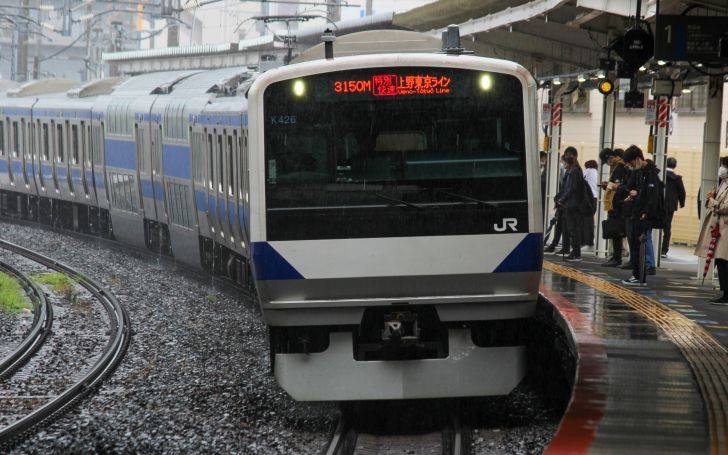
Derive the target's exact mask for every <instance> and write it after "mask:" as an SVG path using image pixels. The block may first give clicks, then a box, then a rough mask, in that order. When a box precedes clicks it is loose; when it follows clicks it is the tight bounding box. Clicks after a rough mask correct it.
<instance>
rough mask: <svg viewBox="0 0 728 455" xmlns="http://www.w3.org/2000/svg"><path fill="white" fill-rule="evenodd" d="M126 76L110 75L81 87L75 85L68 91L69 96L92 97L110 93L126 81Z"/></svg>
mask: <svg viewBox="0 0 728 455" xmlns="http://www.w3.org/2000/svg"><path fill="white" fill-rule="evenodd" d="M126 79H127V78H126V77H108V78H106V79H97V80H94V81H91V82H87V83H85V84H83V85H81V86H79V87H74V88H72V89H71V90H69V91H68V92H67V95H68V97H69V98H90V97H93V96H99V95H108V94H110V93H111V92H112V91H114V89H115V88H116V87H117V86H119V85H120V84H122V83H123V82H124V81H126Z"/></svg>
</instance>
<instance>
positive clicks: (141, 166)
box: [134, 114, 157, 219]
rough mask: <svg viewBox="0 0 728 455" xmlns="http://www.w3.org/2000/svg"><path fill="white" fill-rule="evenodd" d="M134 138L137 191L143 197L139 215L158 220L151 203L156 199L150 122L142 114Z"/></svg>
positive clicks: (140, 199)
mask: <svg viewBox="0 0 728 455" xmlns="http://www.w3.org/2000/svg"><path fill="white" fill-rule="evenodd" d="M134 137H135V138H136V162H137V167H136V176H137V181H138V182H139V183H138V188H137V191H139V194H140V195H141V197H140V198H139V201H140V206H139V213H140V214H141V215H142V218H147V217H148V216H149V217H152V219H156V218H157V217H156V213H155V212H154V204H153V203H150V202H151V201H153V199H154V193H153V192H152V190H151V178H150V177H149V152H148V147H149V125H148V122H146V121H143V120H142V116H141V114H139V118H138V119H137V122H135V123H134ZM147 207H148V208H149V209H148V210H147Z"/></svg>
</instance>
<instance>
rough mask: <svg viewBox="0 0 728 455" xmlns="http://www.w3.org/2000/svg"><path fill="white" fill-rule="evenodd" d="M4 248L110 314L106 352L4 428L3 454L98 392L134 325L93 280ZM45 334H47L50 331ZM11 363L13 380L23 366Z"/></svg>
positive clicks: (17, 249)
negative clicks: (65, 279) (68, 280)
mask: <svg viewBox="0 0 728 455" xmlns="http://www.w3.org/2000/svg"><path fill="white" fill-rule="evenodd" d="M0 248H2V249H5V250H7V251H10V252H12V253H14V254H17V255H20V256H22V257H24V258H26V259H29V260H31V261H33V262H36V263H38V264H41V265H43V266H44V267H46V268H48V269H50V270H54V271H56V272H59V273H62V274H64V275H67V276H70V277H73V279H74V281H75V282H76V283H77V284H78V285H79V286H81V287H82V288H84V289H85V290H86V291H87V292H88V293H89V294H90V295H92V296H93V298H94V299H96V300H97V301H98V302H99V303H100V304H101V305H102V306H103V308H104V309H105V310H106V312H107V314H108V332H107V333H108V341H107V343H106V345H105V347H104V349H103V352H102V353H101V354H100V355H99V356H98V357H97V358H96V361H95V363H94V364H93V365H92V367H91V368H90V369H89V370H88V371H86V372H85V373H84V374H83V375H82V376H81V377H80V378H79V379H77V380H76V381H75V382H74V383H73V384H71V385H70V386H68V387H66V388H65V390H63V391H62V392H61V393H59V394H57V395H55V396H53V397H52V398H50V399H49V400H48V401H46V402H45V403H44V404H42V405H41V406H39V407H37V408H34V409H32V411H30V412H29V413H27V414H25V415H24V416H23V417H21V418H19V419H17V420H15V421H14V422H13V423H11V424H9V425H7V426H6V427H4V428H0V451H2V450H3V449H5V450H7V449H9V448H10V447H12V446H13V445H14V444H16V443H17V442H19V441H20V440H22V439H23V438H24V437H25V436H27V435H29V434H31V432H32V431H33V430H34V429H35V428H38V427H39V426H41V425H43V424H44V423H46V422H50V421H51V420H53V419H55V418H57V417H59V416H61V415H62V414H63V413H64V412H65V411H67V410H69V409H70V408H71V407H72V406H74V405H75V404H77V403H78V402H79V401H80V400H81V399H82V398H83V397H85V396H86V395H88V394H89V393H91V392H92V391H93V390H95V389H96V388H97V387H98V386H99V385H100V384H101V383H102V382H103V381H104V380H105V379H106V378H107V377H108V376H109V375H110V374H111V373H112V372H113V371H114V369H115V368H116V367H117V366H118V365H119V363H120V362H121V360H122V359H123V357H124V355H125V353H126V351H127V348H128V346H129V343H130V340H131V324H130V320H129V315H128V314H127V312H126V309H125V308H124V307H123V306H122V305H121V303H120V302H119V301H118V300H117V299H116V297H114V295H113V294H111V293H110V292H108V291H107V290H106V289H105V288H104V287H102V286H101V285H99V284H98V283H96V282H95V281H94V280H93V279H91V278H90V277H88V276H86V275H84V274H81V273H79V272H77V271H76V270H74V269H72V268H70V267H68V266H66V265H64V264H62V263H60V262H58V261H55V260H53V259H51V258H48V257H46V256H43V255H41V254H38V253H36V252H33V251H31V250H28V249H26V248H23V247H21V246H18V245H15V244H12V243H10V242H6V241H4V240H0ZM16 276H17V275H16ZM26 279H27V277H26ZM36 291H38V289H37V287H36V288H35V289H34V291H33V292H36ZM41 294H42V292H41ZM46 304H47V302H46ZM48 306H50V305H48ZM49 321H50V319H49ZM46 327H49V326H46ZM38 331H39V332H43V331H44V330H43V329H42V328H41V329H38ZM45 332H46V334H47V330H46V331H45ZM26 341H27V343H28V344H29V345H31V347H35V348H34V349H37V346H39V344H38V341H32V340H26ZM26 341H24V342H23V344H25V343H26ZM16 352H17V350H16ZM28 355H30V354H28V353H27V350H26V353H25V354H23V355H20V354H19V357H20V358H24V359H26V360H27V358H28ZM7 363H8V364H9V368H8V369H7V370H3V371H8V373H7V375H8V377H9V375H10V373H9V371H11V370H14V369H15V370H16V369H17V368H18V367H19V366H20V364H21V363H20V362H19V361H17V360H16V361H13V362H10V361H8V362H7ZM3 364H5V361H3ZM4 379H6V378H3V380H4Z"/></svg>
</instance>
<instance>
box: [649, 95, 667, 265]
mask: <svg viewBox="0 0 728 455" xmlns="http://www.w3.org/2000/svg"><path fill="white" fill-rule="evenodd" d="M655 128H656V131H657V134H656V136H657V137H656V141H655V153H654V155H653V158H654V160H655V166H657V169H659V170H660V178H661V179H662V181H663V182H664V181H665V161H666V159H667V135H668V131H669V128H670V98H668V97H666V96H660V97H658V98H657V115H656V117H655ZM652 246H653V248H652V249H653V251H654V254H655V258H654V260H655V265H657V266H659V265H660V252H661V251H662V230H660V229H653V230H652Z"/></svg>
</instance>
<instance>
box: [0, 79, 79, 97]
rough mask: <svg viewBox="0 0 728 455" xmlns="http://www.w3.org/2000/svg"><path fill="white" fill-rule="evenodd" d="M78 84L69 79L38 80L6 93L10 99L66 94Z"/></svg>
mask: <svg viewBox="0 0 728 455" xmlns="http://www.w3.org/2000/svg"><path fill="white" fill-rule="evenodd" d="M79 84H80V82H79V81H74V80H71V79H38V80H34V81H30V82H26V83H24V84H22V85H21V86H20V87H15V88H12V89H10V90H8V91H7V96H8V97H11V98H21V97H26V96H35V95H45V94H48V93H59V92H66V91H68V90H70V89H72V88H74V87H76V86H78V85H79Z"/></svg>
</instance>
